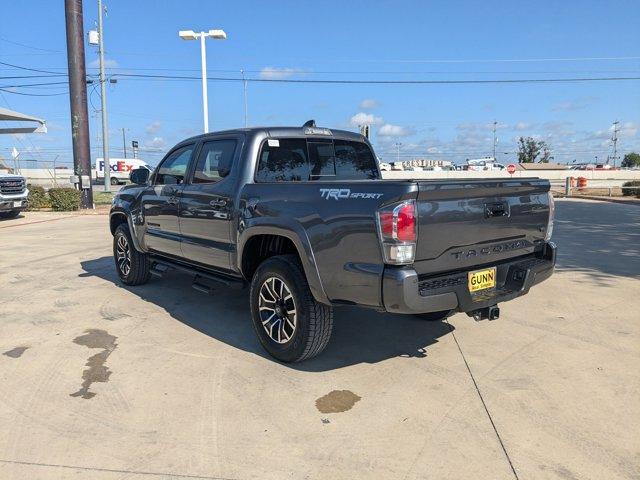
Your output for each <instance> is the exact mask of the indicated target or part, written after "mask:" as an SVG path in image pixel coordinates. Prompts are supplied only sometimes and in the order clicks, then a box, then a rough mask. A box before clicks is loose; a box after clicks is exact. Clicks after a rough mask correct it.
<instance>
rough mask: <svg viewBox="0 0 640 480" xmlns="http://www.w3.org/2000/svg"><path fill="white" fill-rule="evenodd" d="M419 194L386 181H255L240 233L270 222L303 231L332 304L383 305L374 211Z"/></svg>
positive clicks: (411, 186)
mask: <svg viewBox="0 0 640 480" xmlns="http://www.w3.org/2000/svg"><path fill="white" fill-rule="evenodd" d="M328 190H329V191H331V190H333V191H335V190H338V191H339V194H338V195H332V194H330V193H329V192H328ZM347 192H348V194H347ZM361 194H374V195H361ZM416 195H417V185H416V184H415V183H410V182H389V181H383V180H367V181H354V182H315V181H314V182H279V183H250V184H247V185H245V187H244V188H243V192H242V198H241V202H240V205H241V215H240V217H239V218H240V224H239V228H238V231H239V232H244V231H247V233H249V232H248V231H250V230H251V228H252V227H254V226H259V225H264V224H265V223H269V224H272V225H287V227H286V228H290V229H299V230H301V231H303V232H304V235H303V238H302V241H308V242H309V248H310V250H311V252H312V256H313V260H314V262H315V268H316V269H317V272H318V275H319V277H320V280H321V283H322V288H323V290H324V293H325V294H326V296H327V298H328V299H329V300H330V301H331V302H332V303H335V304H359V305H364V306H371V307H381V306H382V298H381V278H382V273H383V269H384V264H383V261H382V253H381V250H380V242H379V240H378V233H377V224H376V218H375V212H376V210H377V209H378V208H380V207H381V206H382V205H385V204H387V203H392V202H396V201H399V200H403V199H406V198H415V196H416ZM367 197H368V198H367ZM241 234H242V233H241Z"/></svg>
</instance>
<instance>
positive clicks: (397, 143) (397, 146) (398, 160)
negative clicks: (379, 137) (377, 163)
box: [396, 142, 402, 163]
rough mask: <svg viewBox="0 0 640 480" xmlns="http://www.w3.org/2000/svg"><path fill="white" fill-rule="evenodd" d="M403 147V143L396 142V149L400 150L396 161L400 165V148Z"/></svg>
mask: <svg viewBox="0 0 640 480" xmlns="http://www.w3.org/2000/svg"><path fill="white" fill-rule="evenodd" d="M401 146H402V143H400V142H396V148H397V149H398V156H397V157H396V161H397V162H398V163H400V147H401Z"/></svg>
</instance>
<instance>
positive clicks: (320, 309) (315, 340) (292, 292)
mask: <svg viewBox="0 0 640 480" xmlns="http://www.w3.org/2000/svg"><path fill="white" fill-rule="evenodd" d="M250 302H251V317H252V320H253V326H254V328H255V331H256V334H257V335H258V338H259V340H260V343H261V344H262V346H263V347H264V348H265V350H266V351H267V352H269V354H270V355H271V356H273V357H275V358H276V359H278V360H281V361H283V362H299V361H301V360H306V359H309V358H312V357H315V356H316V355H318V354H319V353H320V352H322V350H324V349H325V347H326V346H327V344H328V343H329V338H330V337H331V330H332V328H333V311H332V309H331V307H329V306H327V305H324V304H322V303H320V302H317V301H316V300H315V299H314V298H313V295H312V294H311V290H310V289H309V284H308V283H307V279H306V277H305V275H304V271H303V270H302V266H301V265H300V261H299V260H298V258H297V257H296V256H295V255H278V256H275V257H271V258H269V259H267V260H265V261H264V262H262V263H261V264H260V266H259V267H258V270H256V273H255V274H254V276H253V279H252V280H251V292H250Z"/></svg>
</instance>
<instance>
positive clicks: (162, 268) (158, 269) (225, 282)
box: [149, 257, 247, 294]
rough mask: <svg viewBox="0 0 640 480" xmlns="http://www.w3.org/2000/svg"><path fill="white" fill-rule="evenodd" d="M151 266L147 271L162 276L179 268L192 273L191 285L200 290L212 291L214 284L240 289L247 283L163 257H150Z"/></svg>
mask: <svg viewBox="0 0 640 480" xmlns="http://www.w3.org/2000/svg"><path fill="white" fill-rule="evenodd" d="M150 260H151V268H150V269H149V272H150V273H151V274H152V275H155V276H158V277H163V276H164V274H165V273H167V272H168V271H170V270H180V271H182V272H184V273H188V274H191V275H193V284H192V287H193V288H194V289H196V290H198V291H200V292H204V293H208V294H210V293H212V292H213V290H214V287H215V286H220V285H222V286H225V287H228V288H234V289H242V288H245V287H246V286H247V283H246V282H245V281H244V280H242V279H240V278H234V277H230V276H228V275H224V274H222V273H219V274H218V273H215V272H204V271H201V270H199V269H196V268H193V267H190V266H188V265H184V264H182V263H178V262H172V261H170V260H166V259H164V258H161V259H160V258H157V257H152V258H151V259H150Z"/></svg>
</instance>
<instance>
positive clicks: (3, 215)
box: [0, 210, 20, 218]
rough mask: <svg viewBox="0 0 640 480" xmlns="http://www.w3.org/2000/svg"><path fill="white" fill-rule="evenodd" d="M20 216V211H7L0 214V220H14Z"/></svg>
mask: <svg viewBox="0 0 640 480" xmlns="http://www.w3.org/2000/svg"><path fill="white" fill-rule="evenodd" d="M18 215H20V210H9V211H8V212H0V218H16V217H17V216H18Z"/></svg>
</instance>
